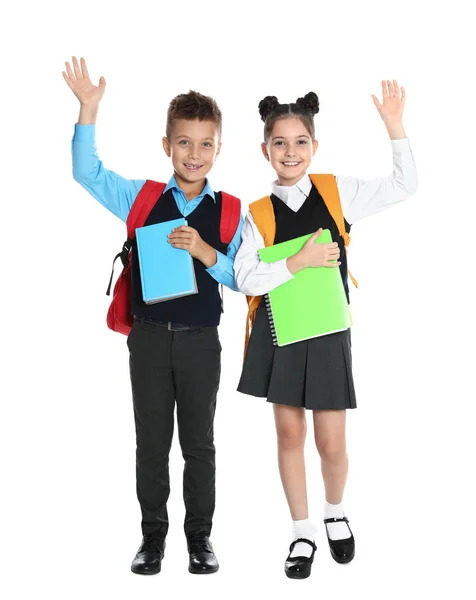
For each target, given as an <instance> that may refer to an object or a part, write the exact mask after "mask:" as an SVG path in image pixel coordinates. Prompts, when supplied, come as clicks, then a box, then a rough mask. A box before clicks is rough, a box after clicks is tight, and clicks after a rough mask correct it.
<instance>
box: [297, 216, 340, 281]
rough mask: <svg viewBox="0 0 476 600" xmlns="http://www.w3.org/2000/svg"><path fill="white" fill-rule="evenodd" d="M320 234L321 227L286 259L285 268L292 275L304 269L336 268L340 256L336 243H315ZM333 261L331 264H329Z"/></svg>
mask: <svg viewBox="0 0 476 600" xmlns="http://www.w3.org/2000/svg"><path fill="white" fill-rule="evenodd" d="M321 234H322V227H321V228H320V229H318V230H317V231H316V233H314V234H313V235H312V236H311V237H310V238H309V240H308V241H307V242H306V243H305V244H304V247H303V248H302V250H300V251H299V252H298V253H297V254H295V255H294V256H291V257H290V258H288V260H287V262H286V266H287V267H288V270H289V272H290V273H292V274H293V275H294V274H295V273H297V272H298V271H301V270H302V269H305V268H306V267H338V266H339V265H340V262H338V259H339V256H340V250H339V245H338V244H337V242H332V243H330V244H318V243H316V242H317V240H318V238H319V237H320V236H321ZM330 261H333V262H330Z"/></svg>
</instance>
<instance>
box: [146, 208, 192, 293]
mask: <svg viewBox="0 0 476 600" xmlns="http://www.w3.org/2000/svg"><path fill="white" fill-rule="evenodd" d="M186 224H187V221H186V220H185V219H174V220H173V221H166V222H165V223H157V224H155V225H147V226H146V227H139V228H137V229H136V239H137V253H138V256H139V265H140V278H141V283H142V297H143V300H144V302H145V303H146V304H155V303H157V302H164V301H166V300H173V299H174V298H180V297H182V296H189V295H191V294H196V293H197V292H198V290H197V282H196V279H195V269H194V267H193V258H192V256H191V255H190V253H189V252H188V251H187V250H183V249H182V248H174V247H173V246H172V245H171V244H170V243H169V241H168V238H167V236H168V234H169V233H171V231H172V229H174V228H175V227H180V226H181V225H186Z"/></svg>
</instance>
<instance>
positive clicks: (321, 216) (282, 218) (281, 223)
mask: <svg viewBox="0 0 476 600" xmlns="http://www.w3.org/2000/svg"><path fill="white" fill-rule="evenodd" d="M271 202H272V203H273V208H274V215H275V218H276V237H275V239H274V243H275V244H279V243H280V242H287V241H288V240H292V239H294V238H297V237H300V236H302V235H307V234H308V233H314V232H315V231H317V230H318V229H319V228H320V227H322V229H329V231H330V232H331V236H332V239H333V240H334V242H337V243H338V244H339V249H340V258H339V260H340V261H341V265H340V274H341V276H342V281H343V282H344V289H345V294H346V296H347V301H348V302H349V285H348V281H347V254H346V251H345V246H344V240H343V239H342V237H341V236H340V235H339V230H338V229H337V225H336V223H335V221H334V219H333V218H332V216H331V214H330V212H329V210H328V208H327V206H326V204H325V202H324V200H323V198H322V196H321V195H320V194H319V192H318V191H317V189H316V188H315V187H314V186H312V188H311V192H310V194H309V196H308V198H307V199H306V201H305V202H304V204H303V205H302V206H301V208H300V209H299V210H298V211H297V212H294V211H293V210H292V209H291V208H289V206H288V205H287V204H285V203H284V202H283V201H282V200H280V199H279V198H278V197H277V196H275V195H274V194H271ZM345 230H346V231H347V233H349V232H350V225H349V223H347V221H345Z"/></svg>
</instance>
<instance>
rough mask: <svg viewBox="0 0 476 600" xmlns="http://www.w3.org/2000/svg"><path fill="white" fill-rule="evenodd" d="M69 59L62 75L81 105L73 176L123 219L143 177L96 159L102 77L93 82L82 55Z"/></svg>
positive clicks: (75, 133)
mask: <svg viewBox="0 0 476 600" xmlns="http://www.w3.org/2000/svg"><path fill="white" fill-rule="evenodd" d="M72 62H73V66H72V67H71V65H70V64H69V62H66V63H65V64H66V71H63V77H64V80H65V81H66V83H67V84H68V86H69V88H70V89H71V91H72V92H73V93H74V95H75V96H76V97H77V98H78V100H79V103H80V106H81V108H80V112H79V119H78V124H77V125H76V127H75V132H74V137H73V142H72V155H73V177H74V179H75V180H76V181H77V182H78V183H80V184H81V185H82V186H83V187H84V188H85V189H86V190H87V191H88V192H89V193H90V194H91V195H92V196H94V198H96V200H98V201H99V202H100V203H101V204H102V205H103V206H105V207H106V208H107V209H108V210H110V211H111V212H112V213H114V214H115V215H116V216H118V217H119V218H120V219H122V220H123V221H126V220H127V216H128V214H129V211H130V208H131V206H132V203H133V202H134V200H135V198H136V196H137V194H138V192H139V190H140V189H141V187H142V186H143V185H144V183H145V180H129V179H125V178H124V177H121V176H120V175H117V174H116V173H114V172H113V171H109V170H107V169H105V168H104V166H103V164H102V162H101V161H100V160H99V157H98V154H97V151H96V143H95V133H96V131H95V129H96V119H97V113H98V110H99V103H100V101H101V99H102V97H103V95H104V92H105V89H106V80H105V79H104V77H101V78H100V79H99V85H97V86H96V85H94V84H93V83H92V82H91V79H90V77H89V73H88V69H87V66H86V61H85V60H84V58H81V60H80V62H78V60H77V59H76V57H73V61H72Z"/></svg>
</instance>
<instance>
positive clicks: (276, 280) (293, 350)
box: [234, 81, 416, 578]
mask: <svg viewBox="0 0 476 600" xmlns="http://www.w3.org/2000/svg"><path fill="white" fill-rule="evenodd" d="M382 93H383V100H382V103H380V102H379V100H378V99H377V98H376V97H375V96H372V98H373V101H374V104H375V106H376V108H377V110H378V112H379V114H380V116H381V117H382V119H383V121H384V123H385V126H386V128H387V131H388V133H389V136H390V139H391V144H392V151H393V173H392V174H391V175H390V176H388V177H383V178H379V179H374V180H371V181H363V180H360V179H355V178H353V177H341V176H337V177H335V179H334V178H332V177H331V184H332V185H333V186H334V188H335V187H336V189H335V190H334V193H335V194H337V192H338V197H340V203H341V205H342V212H343V214H344V217H345V222H344V225H345V231H343V227H341V228H340V232H339V228H338V225H337V224H336V222H335V221H334V219H333V217H332V216H331V213H330V212H329V209H328V208H327V206H328V205H329V204H328V202H326V200H328V197H327V195H328V194H329V186H326V191H325V192H324V188H322V189H321V193H320V191H319V190H318V189H317V188H316V187H315V185H314V184H313V183H312V181H311V179H310V177H309V175H307V173H306V171H307V169H308V167H309V165H310V163H311V160H312V157H313V156H314V154H315V152H316V150H317V146H318V142H317V140H316V139H315V135H314V115H315V114H317V113H318V112H319V101H318V97H317V96H316V94H314V93H313V92H310V93H309V94H307V95H306V96H305V97H304V98H299V99H298V100H297V101H296V102H295V103H291V104H280V103H279V102H278V100H277V98H276V97H275V96H267V97H266V98H264V100H262V101H261V102H260V104H259V112H260V115H261V118H262V120H263V121H264V123H265V125H264V142H263V144H262V151H263V154H264V156H265V158H266V159H267V160H268V161H270V163H271V165H272V167H273V169H274V170H275V171H276V175H277V180H276V181H274V182H273V183H272V185H271V188H272V194H271V197H270V198H271V204H272V209H271V208H270V214H271V220H272V221H273V222H272V226H271V227H268V229H267V230H266V231H264V229H266V227H265V225H264V224H263V223H264V221H263V217H262V211H260V212H258V210H257V205H258V204H260V203H261V206H262V201H258V202H257V203H254V204H252V205H251V206H250V212H249V213H248V215H247V217H246V221H245V225H244V228H243V232H242V245H241V248H240V249H239V251H238V253H237V256H236V260H235V265H234V268H235V276H236V282H237V285H238V288H239V289H240V291H241V292H243V293H245V294H247V295H248V296H252V297H255V298H256V297H259V296H263V295H264V294H266V293H268V292H270V291H271V290H273V289H274V288H276V287H278V286H280V285H282V284H283V283H285V282H286V281H288V280H290V279H292V278H293V276H294V274H295V273H297V272H298V271H300V270H301V269H304V268H306V267H325V268H336V267H337V268H340V272H341V276H342V280H343V283H344V288H345V290H346V294H347V298H348V294H349V289H348V283H347V261H346V255H345V245H346V243H348V241H349V238H348V233H349V231H350V227H351V225H352V224H353V223H355V221H357V220H358V219H362V218H363V217H367V216H369V215H371V214H374V213H376V212H378V211H380V210H382V209H384V208H386V207H388V206H390V205H392V204H396V203H397V202H400V201H402V200H405V199H406V198H408V197H409V196H410V195H411V194H412V193H414V192H415V190H416V169H415V164H414V161H413V156H412V152H411V149H410V145H409V141H408V139H407V138H406V136H405V131H404V128H403V124H402V114H403V108H404V104H405V90H404V89H403V87H402V88H401V89H400V88H399V86H398V83H397V82H396V81H393V82H391V81H386V82H385V81H383V82H382ZM335 197H336V198H337V196H335ZM265 200H267V201H268V204H269V199H265ZM271 204H270V206H271ZM255 205H256V206H255ZM258 217H259V219H258ZM323 228H327V229H330V231H331V234H332V239H333V240H334V242H333V243H331V244H316V243H315V241H316V239H317V237H318V236H319V235H320V233H321V230H322V229H323ZM313 232H315V233H314V235H313V236H312V238H311V239H310V240H309V241H308V242H307V243H306V245H305V246H304V247H303V249H302V250H301V251H300V252H298V253H297V254H296V255H294V256H292V257H290V258H288V259H284V260H282V261H279V262H275V263H272V264H266V263H264V262H262V261H260V259H259V255H258V249H259V248H262V247H264V246H265V245H270V244H273V243H274V244H277V243H280V242H284V241H286V240H289V239H293V238H296V237H299V236H302V235H306V234H310V233H313ZM258 304H259V308H258V309H257V312H256V315H255V316H254V315H253V314H251V315H249V317H250V321H251V322H254V325H253V329H252V332H251V337H250V340H249V345H248V348H247V351H246V355H245V361H244V366H243V372H242V375H241V380H240V383H239V387H238V390H239V391H240V392H242V393H245V394H250V395H253V396H258V397H265V398H267V400H268V402H272V403H273V405H274V416H275V423H276V432H277V438H278V464H279V471H280V475H281V481H282V484H283V488H284V492H285V495H286V499H287V502H288V505H289V509H290V512H291V516H292V519H293V537H294V539H293V541H292V543H291V546H290V552H289V556H288V558H287V560H286V563H285V573H286V575H287V576H288V577H292V578H305V577H308V576H309V575H310V572H311V565H312V561H313V558H314V553H315V551H316V546H315V543H314V536H315V532H316V528H315V526H314V524H313V523H312V522H311V521H310V520H309V518H308V505H307V496H306V478H305V465H304V442H305V437H306V417H305V409H308V410H311V411H312V416H313V421H314V437H315V441H316V446H317V450H318V452H319V455H320V458H321V469H322V476H323V479H324V487H325V494H326V503H325V508H324V523H325V527H326V532H327V537H328V541H329V546H330V550H331V554H332V556H333V558H334V559H335V560H336V561H337V562H339V563H347V562H350V561H351V560H352V559H353V557H354V553H355V541H354V537H353V535H352V532H351V530H350V527H349V525H348V520H347V518H346V517H345V515H344V509H343V504H342V497H343V492H344V486H345V482H346V478H347V470H348V459H347V453H346V442H345V419H346V409H348V408H356V399H355V392H354V384H353V379H352V371H351V365H352V357H351V339H350V330H346V331H343V332H339V333H335V334H331V335H326V336H322V337H317V338H314V339H311V340H308V341H302V342H298V343H295V344H291V345H288V346H283V347H277V346H274V345H273V341H272V336H271V330H270V326H269V321H268V316H267V312H266V308H265V304H264V302H263V301H261V302H260V301H259V300H258V302H257V303H255V306H256V305H258ZM250 306H252V304H251V305H250Z"/></svg>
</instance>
